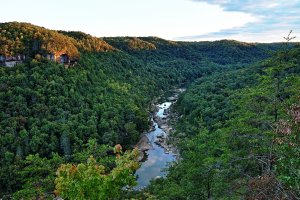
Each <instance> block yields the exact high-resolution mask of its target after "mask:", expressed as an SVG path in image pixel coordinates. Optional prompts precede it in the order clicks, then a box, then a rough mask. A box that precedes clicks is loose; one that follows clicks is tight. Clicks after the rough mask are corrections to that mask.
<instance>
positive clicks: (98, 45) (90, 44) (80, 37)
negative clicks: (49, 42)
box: [59, 31, 114, 52]
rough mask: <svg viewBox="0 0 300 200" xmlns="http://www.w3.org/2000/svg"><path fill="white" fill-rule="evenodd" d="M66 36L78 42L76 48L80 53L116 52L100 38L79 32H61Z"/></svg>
mask: <svg viewBox="0 0 300 200" xmlns="http://www.w3.org/2000/svg"><path fill="white" fill-rule="evenodd" d="M59 33H62V34H64V35H67V36H69V37H71V38H74V39H75V40H76V47H77V48H78V49H79V50H80V51H87V52H106V51H112V50H114V47H112V46H111V45H109V44H108V43H106V42H105V41H104V40H101V39H100V38H97V37H93V36H91V35H89V34H86V33H83V32H79V31H69V32H66V31H59Z"/></svg>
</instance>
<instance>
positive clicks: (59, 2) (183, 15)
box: [0, 0, 300, 42]
mask: <svg viewBox="0 0 300 200" xmlns="http://www.w3.org/2000/svg"><path fill="white" fill-rule="evenodd" d="M0 5H1V7H2V9H1V12H0V22H10V21H19V22H29V23H32V24H35V25H39V26H43V27H46V28H50V29H55V30H67V31H68V30H69V31H70V30H72V31H83V32H86V33H89V34H91V35H93V36H97V37H112V36H157V37H161V38H165V39H169V40H182V41H204V40H221V39H234V40H240V41H245V42H281V41H284V40H283V37H284V36H286V35H287V34H288V33H289V31H290V30H293V34H292V35H293V36H296V39H295V40H294V41H300V12H299V11H300V0H51V1H50V0H43V1H41V0H26V1H25V0H9V1H7V0H0ZM3 8H4V9H3Z"/></svg>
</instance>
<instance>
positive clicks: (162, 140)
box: [136, 89, 185, 161]
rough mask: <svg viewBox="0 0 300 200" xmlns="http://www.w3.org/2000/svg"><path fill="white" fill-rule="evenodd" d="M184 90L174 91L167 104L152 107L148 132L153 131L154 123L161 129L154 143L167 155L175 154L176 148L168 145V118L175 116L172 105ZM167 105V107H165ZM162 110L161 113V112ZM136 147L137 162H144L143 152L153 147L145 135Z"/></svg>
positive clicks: (170, 129)
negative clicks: (137, 153) (137, 151)
mask: <svg viewBox="0 0 300 200" xmlns="http://www.w3.org/2000/svg"><path fill="white" fill-rule="evenodd" d="M184 91H185V89H176V90H174V92H173V95H172V96H171V97H168V98H167V100H168V102H165V103H163V104H161V105H159V104H158V105H154V104H153V106H152V110H153V116H152V119H153V120H152V124H151V126H150V130H149V132H151V131H154V130H155V123H156V124H157V125H158V128H160V129H162V130H163V132H162V134H161V135H157V136H156V140H155V141H154V143H155V144H157V145H158V146H160V147H162V148H164V150H165V153H166V154H168V153H169V152H173V153H175V152H177V150H176V148H175V147H174V146H172V145H170V142H169V135H170V134H171V133H172V131H173V128H172V126H171V124H170V123H169V122H170V117H171V115H172V116H173V117H174V116H176V114H175V113H173V112H171V110H172V105H173V104H174V103H176V101H177V99H178V96H179V94H180V93H182V92H184ZM167 104H168V105H167ZM162 110H163V112H161V111H162ZM136 147H137V148H138V149H139V151H140V155H139V161H142V160H144V158H145V156H146V154H145V152H146V151H147V150H149V149H151V148H153V145H151V142H150V140H149V138H148V137H147V135H146V134H143V135H142V137H141V139H140V141H139V142H138V143H137V144H136Z"/></svg>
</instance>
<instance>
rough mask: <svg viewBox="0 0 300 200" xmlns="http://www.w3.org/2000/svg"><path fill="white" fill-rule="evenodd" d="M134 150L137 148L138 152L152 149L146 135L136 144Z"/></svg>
mask: <svg viewBox="0 0 300 200" xmlns="http://www.w3.org/2000/svg"><path fill="white" fill-rule="evenodd" d="M136 148H138V150H139V151H147V150H149V149H151V148H152V146H151V143H150V141H149V139H148V137H147V136H146V135H144V136H143V137H142V138H141V139H140V141H139V142H138V143H137V144H136Z"/></svg>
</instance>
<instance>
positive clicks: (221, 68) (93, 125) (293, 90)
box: [0, 22, 300, 199]
mask: <svg viewBox="0 0 300 200" xmlns="http://www.w3.org/2000/svg"><path fill="white" fill-rule="evenodd" d="M277 51H278V52H277ZM49 52H52V53H56V52H64V53H68V54H70V56H74V57H76V59H78V63H77V64H76V65H75V66H73V67H71V68H68V67H66V66H65V65H63V64H59V63H56V62H52V61H49V60H47V59H37V58H40V57H39V56H37V55H44V54H45V53H49ZM275 52H277V53H275ZM18 54H24V55H27V59H26V61H24V63H23V64H19V65H17V66H15V67H12V68H8V67H0V108H1V111H0V144H1V145H0V160H1V162H0V197H1V196H3V198H4V199H6V198H7V199H10V198H13V199H22V198H23V199H52V198H53V197H54V196H55V195H59V196H62V197H63V198H65V199H76V198H77V199H122V197H125V196H126V198H128V199H129V198H137V199H147V198H148V199H207V198H215V199H241V198H248V199H255V198H256V199H257V198H258V199H272V198H273V196H268V195H273V193H274V191H276V192H275V195H278V196H277V197H279V198H281V199H284V198H285V199H288V198H293V197H295V196H299V195H300V194H299V191H300V188H299V186H298V183H299V178H300V174H299V165H300V164H299V161H298V159H297V157H299V149H300V148H299V137H298V134H297V133H298V129H297V126H298V121H297V120H299V119H298V118H297V114H298V110H297V109H298V108H299V105H298V103H299V102H298V95H299V94H298V92H299V89H298V88H299V84H300V81H299V80H300V79H299V70H300V69H299V56H300V50H299V49H298V47H295V45H290V46H284V45H283V44H281V43H277V44H248V43H241V42H237V41H229V40H222V41H216V42H173V41H168V40H164V39H161V38H156V37H141V38H135V37H118V38H96V37H93V36H90V35H88V34H85V33H82V32H65V31H52V30H48V29H45V28H42V27H37V26H34V25H31V24H27V23H18V22H13V23H3V24H0V55H4V56H16V55H18ZM181 86H185V87H187V91H186V92H185V93H183V94H182V95H181V96H180V98H179V100H178V102H177V104H176V106H175V110H176V111H177V112H178V114H179V115H180V116H181V117H180V119H179V121H178V123H177V124H176V125H175V128H176V132H175V133H174V135H173V136H172V137H173V140H174V141H175V143H176V145H177V146H178V148H179V150H180V155H181V160H180V161H178V163H177V164H175V165H174V166H172V167H171V168H170V169H169V171H170V173H169V175H168V177H167V178H166V179H158V180H156V181H154V182H153V183H152V184H151V185H150V186H149V187H148V188H146V189H145V190H143V191H139V192H137V191H136V192H130V190H125V189H124V187H127V186H132V185H134V184H135V178H134V176H133V173H134V170H136V169H137V168H138V163H137V162H136V160H135V156H136V152H135V150H133V151H130V150H132V149H133V147H134V145H135V144H136V143H137V142H138V140H139V138H140V135H141V134H142V133H143V132H145V131H147V130H148V129H149V126H150V118H149V112H150V111H151V105H152V103H153V101H154V100H155V99H156V98H157V97H159V96H160V95H162V94H164V93H166V92H168V91H169V90H171V89H173V88H176V87H181ZM117 144H120V145H117ZM115 145H116V146H115ZM114 146H115V147H114ZM259 195H265V196H259ZM293 195H294V196H293Z"/></svg>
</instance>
